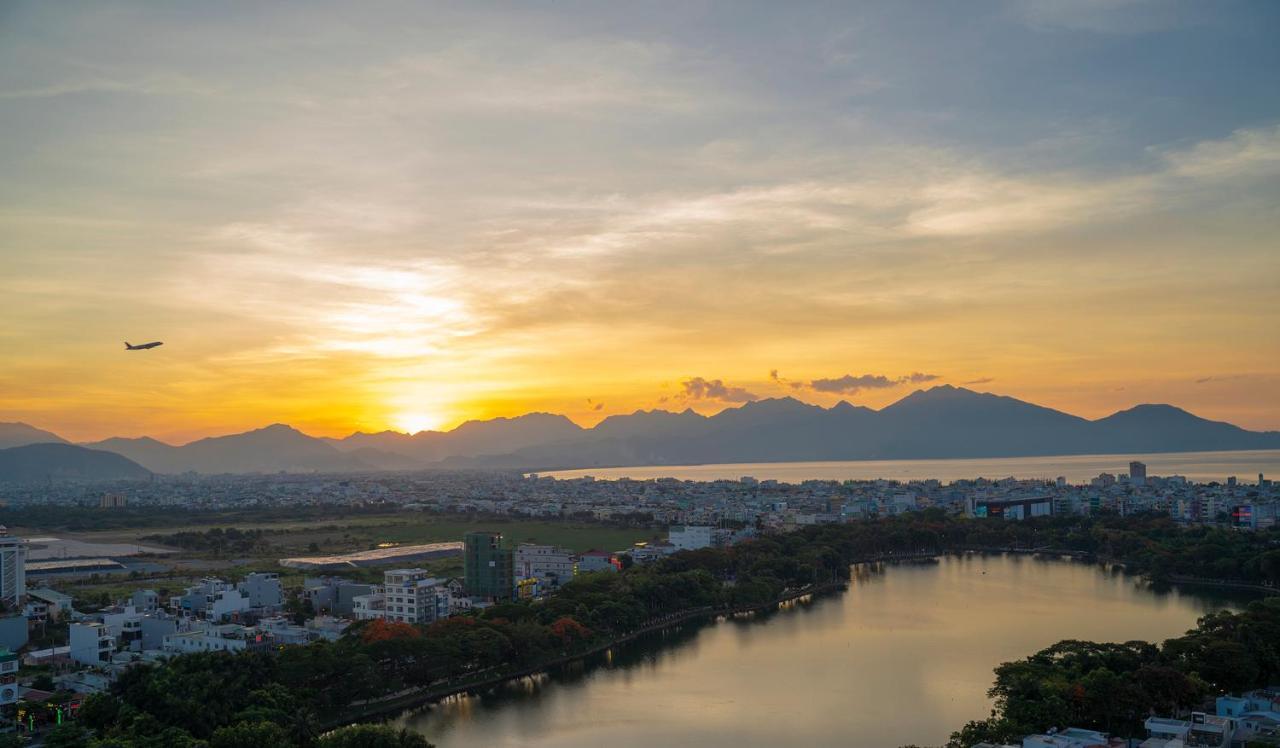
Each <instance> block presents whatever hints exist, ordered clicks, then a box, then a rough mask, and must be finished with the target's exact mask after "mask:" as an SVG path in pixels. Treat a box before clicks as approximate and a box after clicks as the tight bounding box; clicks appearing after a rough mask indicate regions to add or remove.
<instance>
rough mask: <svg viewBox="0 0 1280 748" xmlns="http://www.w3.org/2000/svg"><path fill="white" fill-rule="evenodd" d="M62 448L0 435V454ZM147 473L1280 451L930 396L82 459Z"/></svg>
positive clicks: (278, 432) (1196, 426) (1216, 437)
mask: <svg viewBox="0 0 1280 748" xmlns="http://www.w3.org/2000/svg"><path fill="white" fill-rule="evenodd" d="M65 441H66V440H63V439H61V438H59V437H57V436H56V435H55V434H52V433H50V432H47V431H41V430H39V429H36V428H34V427H31V426H28V425H26V424H0V447H3V446H17V445H19V444H29V443H40V442H61V443H65ZM83 446H85V447H88V448H91V449H94V450H100V451H106V452H114V453H116V454H119V455H122V456H124V457H127V458H129V459H130V460H133V461H134V462H136V463H138V464H139V465H141V466H143V467H145V468H146V469H148V470H151V471H153V472H157V473H181V472H188V471H194V472H198V473H252V472H276V471H295V472H296V471H303V472H349V471H369V470H410V469H416V468H428V467H455V468H464V467H468V468H521V469H529V470H550V469H568V468H589V467H606V466H633V465H635V466H638V465H681V464H697V463H718V462H782V461H802V460H855V459H929V458H967V457H1025V456H1035V455H1058V454H1123V453H1139V452H1184V451H1213V450H1231V449H1277V448H1280V432H1277V431H1266V432H1257V431H1247V430H1245V429H1242V428H1239V427H1237V426H1233V425H1231V424H1229V423H1222V422H1218V421H1210V420H1206V419H1203V418H1200V417H1198V416H1195V415H1192V414H1191V413H1188V412H1186V411H1185V410H1182V409H1180V408H1176V407H1173V406H1171V405H1139V406H1136V407H1134V408H1130V409H1128V410H1123V411H1120V412H1118V413H1115V414H1112V415H1110V416H1107V417H1105V418H1100V419H1097V420H1088V419H1085V418H1081V417H1079V416H1074V415H1071V414H1069V413H1064V412H1062V411H1058V410H1053V409H1050V408H1045V407H1041V406H1038V405H1034V404H1031V403H1027V402H1023V401H1021V400H1017V399H1014V398H1011V397H1005V396H1000V395H994V394H989V393H981V392H974V391H972V390H968V389H965V388H962V387H953V386H951V385H942V386H938V387H933V388H931V389H928V390H918V391H916V392H913V393H911V394H910V395H908V396H906V397H904V398H903V399H901V400H899V401H897V402H895V403H893V404H892V405H889V406H887V407H885V408H882V409H880V410H872V409H870V408H865V407H861V406H855V405H851V404H849V403H847V402H841V403H839V404H837V405H835V406H833V407H830V408H823V407H820V406H816V405H809V404H806V403H803V402H800V401H799V400H795V399H793V398H789V397H788V398H776V399H768V400H759V401H756V402H751V403H747V404H745V405H742V406H741V407H737V408H730V409H727V410H724V411H722V412H720V413H717V414H716V415H714V416H703V415H700V414H698V413H695V412H694V411H692V410H685V411H682V412H670V411H663V410H654V411H637V412H635V413H632V414H630V415H615V416H610V417H608V418H606V419H604V420H603V421H601V422H600V423H599V424H597V425H596V426H594V427H592V428H582V427H580V426H578V425H577V424H575V423H574V422H573V421H571V420H569V419H568V418H566V417H565V416H562V415H554V414H550V413H530V414H527V415H523V416H519V417H516V418H496V419H492V420H487V421H468V422H467V423H464V424H462V425H461V426H459V427H457V428H456V429H453V430H451V431H446V432H441V431H420V432H418V433H416V434H404V433H399V432H394V431H383V432H379V433H361V432H357V433H354V434H351V435H350V436H347V437H345V438H342V439H332V438H316V437H311V436H308V435H306V434H303V433H302V432H300V431H298V430H296V429H294V428H292V427H290V426H286V425H283V424H275V425H272V426H268V427H266V428H262V429H257V430H255V431H249V432H246V433H242V434H232V435H229V436H219V437H211V438H207V439H200V440H198V441H194V442H191V443H190V444H185V445H182V446H174V445H171V444H166V443H164V442H160V441H157V440H155V439H151V438H149V437H142V438H136V439H125V438H112V439H106V440H103V441H100V442H94V443H91V444H86V445H83Z"/></svg>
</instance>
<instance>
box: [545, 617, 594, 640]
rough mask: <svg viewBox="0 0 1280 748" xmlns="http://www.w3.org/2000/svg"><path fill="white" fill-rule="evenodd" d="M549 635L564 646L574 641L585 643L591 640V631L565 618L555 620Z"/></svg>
mask: <svg viewBox="0 0 1280 748" xmlns="http://www.w3.org/2000/svg"><path fill="white" fill-rule="evenodd" d="M550 629H551V635H552V636H554V637H556V638H557V639H559V640H560V641H561V642H562V643H564V644H572V643H573V642H575V641H586V640H587V639H590V638H591V629H589V628H587V627H586V626H583V625H582V624H581V623H578V622H577V621H576V620H574V619H572V618H570V617H569V616H565V617H563V618H558V619H556V622H555V623H553V624H551V626H550Z"/></svg>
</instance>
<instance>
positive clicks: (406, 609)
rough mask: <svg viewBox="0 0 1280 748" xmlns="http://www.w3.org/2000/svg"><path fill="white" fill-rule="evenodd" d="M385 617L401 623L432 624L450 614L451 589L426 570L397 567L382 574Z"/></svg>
mask: <svg viewBox="0 0 1280 748" xmlns="http://www.w3.org/2000/svg"><path fill="white" fill-rule="evenodd" d="M382 595H383V598H384V600H385V603H384V609H383V614H382V617H383V618H385V619H387V620H388V621H399V622H401V623H432V622H433V621H436V620H438V619H440V618H447V617H448V616H449V606H450V597H451V595H450V594H449V589H448V587H446V586H445V583H444V580H441V579H436V578H435V577H432V576H431V575H430V572H428V571H427V570H426V569H395V570H393V571H388V572H386V573H385V574H384V575H383V584H382Z"/></svg>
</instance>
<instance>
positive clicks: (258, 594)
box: [236, 571, 284, 609]
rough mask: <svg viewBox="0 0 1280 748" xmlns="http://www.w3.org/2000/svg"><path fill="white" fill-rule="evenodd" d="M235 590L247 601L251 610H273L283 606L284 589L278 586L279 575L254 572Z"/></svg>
mask: <svg viewBox="0 0 1280 748" xmlns="http://www.w3.org/2000/svg"><path fill="white" fill-rule="evenodd" d="M236 589H237V590H239V591H240V594H242V595H244V597H245V598H246V599H248V600H249V607H251V608H268V609H274V608H279V607H280V606H281V605H283V604H284V589H283V588H282V587H281V585H280V575H279V574H275V573H263V572H256V571H255V572H253V573H251V574H249V575H248V576H246V577H245V578H244V581H242V582H240V583H239V584H237V585H236Z"/></svg>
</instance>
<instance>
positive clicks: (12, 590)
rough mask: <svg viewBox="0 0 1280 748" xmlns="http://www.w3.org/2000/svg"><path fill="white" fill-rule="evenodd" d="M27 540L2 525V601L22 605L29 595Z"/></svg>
mask: <svg viewBox="0 0 1280 748" xmlns="http://www.w3.org/2000/svg"><path fill="white" fill-rule="evenodd" d="M26 569H27V541H26V540H24V539H22V538H18V537H14V536H12V535H10V534H9V528H7V527H5V526H4V525H0V601H3V602H5V603H7V604H8V605H9V607H11V608H20V607H22V602H23V598H25V597H26V595H27V571H26Z"/></svg>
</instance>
